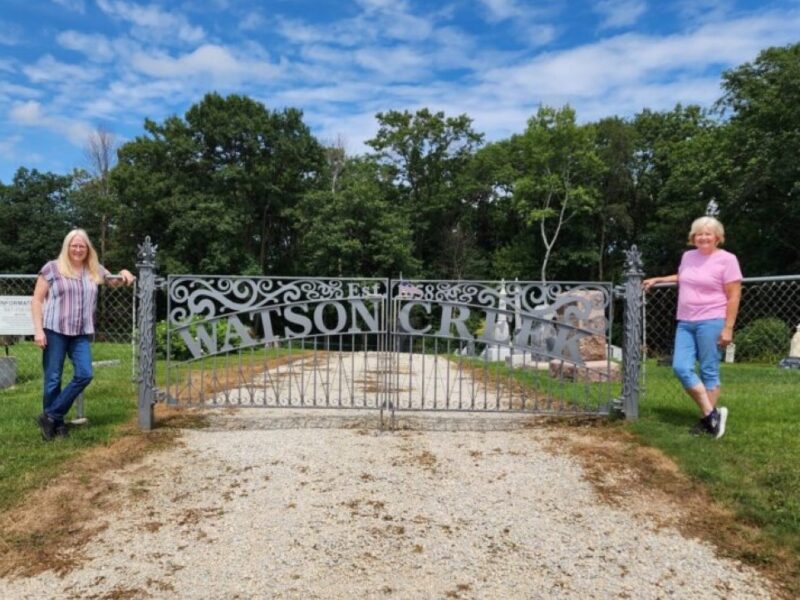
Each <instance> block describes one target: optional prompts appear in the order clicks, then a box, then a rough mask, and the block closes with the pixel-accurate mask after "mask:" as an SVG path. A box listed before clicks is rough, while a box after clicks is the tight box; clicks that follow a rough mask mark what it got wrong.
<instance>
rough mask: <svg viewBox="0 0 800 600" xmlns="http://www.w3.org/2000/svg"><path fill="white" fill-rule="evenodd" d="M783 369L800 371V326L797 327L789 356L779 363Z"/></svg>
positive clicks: (790, 344) (790, 345)
mask: <svg viewBox="0 0 800 600" xmlns="http://www.w3.org/2000/svg"><path fill="white" fill-rule="evenodd" d="M778 366H779V367H780V368H781V369H800V325H798V326H797V328H796V331H795V332H794V335H793V336H792V341H791V342H790V343H789V356H787V357H786V358H784V359H781V362H779V363H778Z"/></svg>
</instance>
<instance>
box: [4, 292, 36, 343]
mask: <svg viewBox="0 0 800 600" xmlns="http://www.w3.org/2000/svg"><path fill="white" fill-rule="evenodd" d="M0 335H33V317H32V316H31V297H30V296H0Z"/></svg>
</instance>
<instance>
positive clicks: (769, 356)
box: [734, 317, 791, 362]
mask: <svg viewBox="0 0 800 600" xmlns="http://www.w3.org/2000/svg"><path fill="white" fill-rule="evenodd" d="M790 337H791V333H790V331H789V327H788V325H786V323H785V322H783V321H782V320H781V319H778V318H775V317H766V318H763V319H756V320H755V321H753V322H751V323H749V324H748V325H747V326H745V327H743V328H742V329H741V330H739V331H738V332H737V333H736V336H735V338H734V342H735V343H736V360H737V361H743V362H776V361H778V360H780V359H781V358H782V357H784V356H786V355H787V354H788V350H789V339H790Z"/></svg>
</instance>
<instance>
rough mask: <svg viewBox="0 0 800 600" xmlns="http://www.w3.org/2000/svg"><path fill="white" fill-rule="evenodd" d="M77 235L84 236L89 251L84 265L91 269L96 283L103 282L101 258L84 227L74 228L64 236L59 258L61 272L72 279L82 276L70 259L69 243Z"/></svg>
mask: <svg viewBox="0 0 800 600" xmlns="http://www.w3.org/2000/svg"><path fill="white" fill-rule="evenodd" d="M77 237H81V238H83V241H85V242H86V248H87V251H86V261H85V262H84V266H85V267H86V268H87V269H89V277H91V279H92V281H94V282H95V283H98V284H99V283H103V273H101V272H100V260H99V259H98V258H97V251H96V250H95V249H94V246H93V245H92V240H90V239H89V234H88V233H86V231H84V230H83V229H77V228H76V229H73V230H72V231H70V232H69V233H68V234H67V235H66V237H64V242H63V243H62V244H61V253H60V254H59V255H58V259H57V264H58V271H59V273H61V274H62V275H63V276H64V277H70V278H72V279H77V278H78V277H80V273H76V272H75V269H74V268H73V267H72V262H70V260H69V245H70V244H71V243H72V240H74V239H75V238H77Z"/></svg>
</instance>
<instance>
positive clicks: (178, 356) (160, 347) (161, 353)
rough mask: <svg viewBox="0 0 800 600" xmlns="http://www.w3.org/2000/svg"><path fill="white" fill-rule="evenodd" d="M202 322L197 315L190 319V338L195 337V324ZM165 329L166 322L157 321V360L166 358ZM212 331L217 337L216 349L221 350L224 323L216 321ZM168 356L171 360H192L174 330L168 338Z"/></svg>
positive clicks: (223, 339) (223, 341)
mask: <svg viewBox="0 0 800 600" xmlns="http://www.w3.org/2000/svg"><path fill="white" fill-rule="evenodd" d="M202 321H203V318H202V317H199V316H197V315H195V316H194V317H192V324H191V325H190V326H189V331H190V332H191V334H192V337H195V336H196V335H197V325H196V324H197V323H200V322H202ZM167 328H168V324H167V321H159V322H158V323H157V324H156V356H157V357H158V358H167ZM214 329H215V333H216V336H217V347H218V348H221V347H222V345H223V344H224V343H225V330H226V327H225V322H224V321H217V322H216V324H215V325H214ZM170 354H171V355H172V356H171V359H172V360H189V359H190V358H193V357H192V353H191V352H190V351H189V348H188V347H187V346H186V342H184V341H183V338H182V337H181V336H180V335H179V334H178V333H177V332H176V331H174V330H173V332H172V337H171V338H170Z"/></svg>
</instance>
